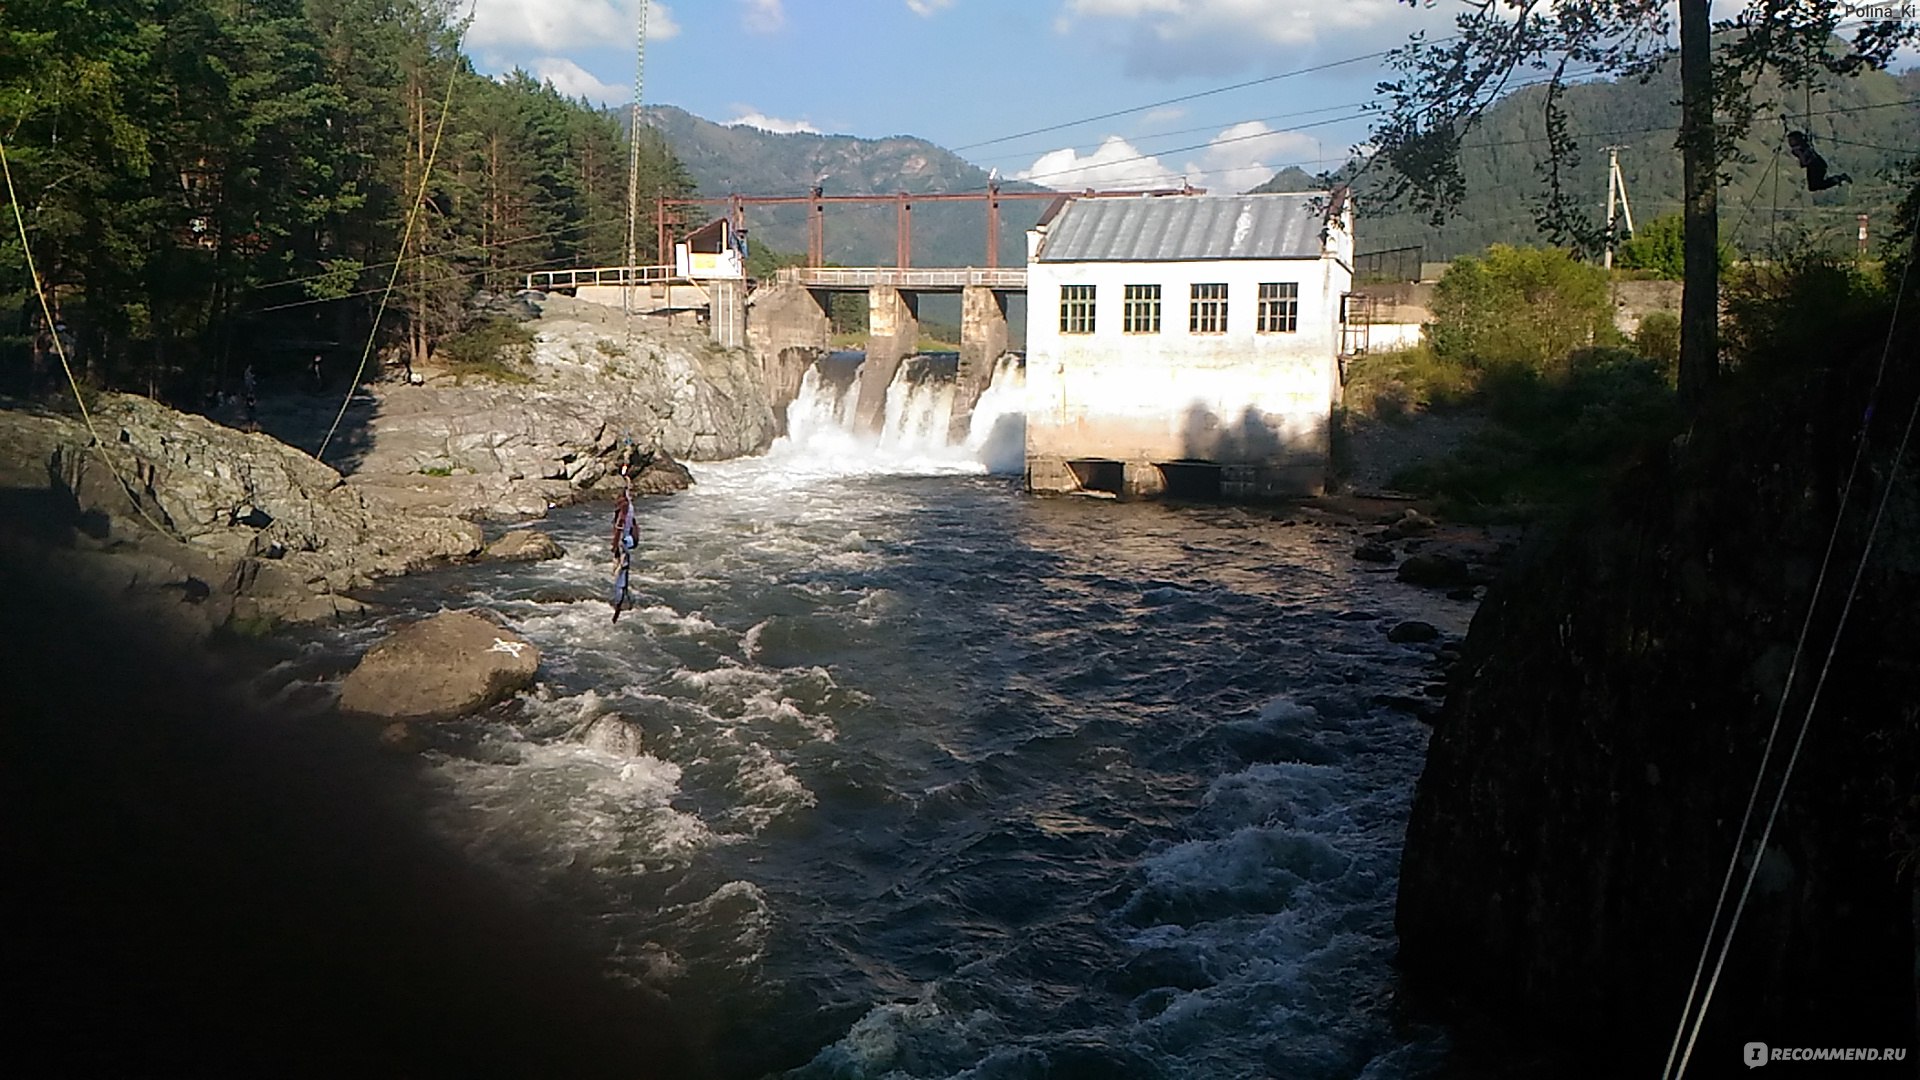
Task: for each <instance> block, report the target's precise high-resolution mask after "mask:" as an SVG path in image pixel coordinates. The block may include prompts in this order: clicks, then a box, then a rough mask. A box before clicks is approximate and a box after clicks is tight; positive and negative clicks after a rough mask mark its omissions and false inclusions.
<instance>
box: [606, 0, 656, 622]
mask: <svg viewBox="0 0 1920 1080" xmlns="http://www.w3.org/2000/svg"><path fill="white" fill-rule="evenodd" d="M636 18H637V19H638V20H639V28H638V30H637V31H636V32H635V34H634V56H633V106H632V108H631V109H630V111H629V112H628V113H627V252H626V254H627V269H626V272H625V273H624V274H622V275H621V276H622V277H623V278H625V279H626V280H625V281H623V282H622V283H621V289H620V313H621V314H622V315H624V316H625V317H626V319H625V321H626V328H627V355H628V356H632V355H633V273H634V268H635V267H638V266H639V265H640V102H641V95H642V93H643V92H644V89H645V87H646V82H647V0H640V11H639V13H638V15H637V16H636ZM658 254H659V253H658V252H656V253H655V255H656V256H657V255H658ZM618 614H619V613H618V612H617V611H616V612H615V616H616V617H617V616H618Z"/></svg>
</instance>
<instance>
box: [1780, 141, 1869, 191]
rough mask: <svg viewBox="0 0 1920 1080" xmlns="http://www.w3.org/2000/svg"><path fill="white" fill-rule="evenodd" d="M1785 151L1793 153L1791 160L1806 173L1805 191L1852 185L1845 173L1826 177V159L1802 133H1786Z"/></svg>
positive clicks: (1851, 180) (1850, 179)
mask: <svg viewBox="0 0 1920 1080" xmlns="http://www.w3.org/2000/svg"><path fill="white" fill-rule="evenodd" d="M1787 149H1788V150H1789V151H1791V152H1792V153H1793V160H1795V161H1797V162H1799V163H1800V167H1801V168H1802V169H1805V170H1806V171H1807V190H1808V191H1825V190H1827V189H1828V188H1830V187H1839V186H1840V185H1841V184H1851V183H1853V177H1851V176H1848V175H1847V174H1846V173H1835V174H1834V175H1832V176H1828V175H1827V159H1826V158H1823V157H1821V156H1820V151H1818V150H1815V149H1814V148H1813V140H1812V139H1810V138H1808V137H1807V133H1806V132H1804V131H1789V132H1787Z"/></svg>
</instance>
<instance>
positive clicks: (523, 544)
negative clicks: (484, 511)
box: [485, 529, 566, 562]
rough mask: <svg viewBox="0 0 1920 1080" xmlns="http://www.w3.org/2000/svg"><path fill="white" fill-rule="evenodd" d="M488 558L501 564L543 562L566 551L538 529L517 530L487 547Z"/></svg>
mask: <svg viewBox="0 0 1920 1080" xmlns="http://www.w3.org/2000/svg"><path fill="white" fill-rule="evenodd" d="M485 554H486V557H487V558H489V559H493V560H496V561H499V562H542V561H544V560H547V559H557V558H559V557H561V556H562V555H565V554H566V550H565V549H564V548H562V547H561V546H560V545H559V544H558V543H556V542H555V541H554V539H553V537H551V536H548V535H547V534H546V533H543V532H541V531H540V530H538V529H515V530H513V531H512V532H510V533H507V534H506V535H504V536H502V537H501V538H500V539H498V540H495V541H494V542H493V543H491V544H488V545H487V550H486V553H485Z"/></svg>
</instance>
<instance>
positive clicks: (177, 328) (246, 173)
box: [0, 0, 690, 393]
mask: <svg viewBox="0 0 1920 1080" xmlns="http://www.w3.org/2000/svg"><path fill="white" fill-rule="evenodd" d="M459 14H460V12H459V11H457V10H455V9H453V8H452V7H450V6H449V5H448V4H447V3H445V2H444V0H254V2H251V3H246V4H236V3H230V2H227V0H103V2H95V3H87V4H75V3H71V2H67V0H8V2H7V3H6V4H5V5H3V6H0V140H4V144H5V148H6V152H7V158H8V161H9V163H10V164H11V167H12V171H13V180H14V184H15V187H16V190H17V191H18V198H19V205H20V208H21V211H22V215H23V218H24V221H25V225H26V231H27V236H28V239H29V241H30V243H31V245H32V253H33V257H34V260H35V262H36V263H37V266H38V269H39V272H40V275H41V278H42V280H43V281H44V282H45V284H46V285H47V286H48V288H49V289H50V291H51V293H52V295H53V296H54V298H55V301H56V303H58V304H59V306H60V308H61V315H62V317H64V318H66V319H67V320H68V321H69V322H70V323H71V324H72V325H73V327H74V330H75V331H76V333H77V335H78V338H79V344H80V346H81V351H82V353H83V355H84V356H85V357H86V358H87V359H88V360H89V361H90V363H91V366H92V367H93V370H94V374H95V376H96V377H98V378H112V379H115V380H117V381H120V382H121V383H123V384H130V383H137V384H139V385H142V386H143V387H144V386H146V385H149V384H153V385H159V386H161V387H171V388H174V389H175V390H177V391H179V392H191V393H199V392H203V391H204V390H205V389H206V388H207V387H208V386H210V385H211V384H213V383H215V382H217V381H220V380H230V379H231V378H232V377H233V373H234V372H235V371H237V370H238V368H239V367H241V366H244V365H245V364H249V363H252V364H265V365H267V366H268V367H269V368H271V367H272V366H273V364H274V363H275V361H276V358H278V359H281V360H284V359H285V357H277V354H275V353H274V352H273V351H272V350H274V349H283V350H291V349H294V348H300V349H301V350H303V351H304V352H308V353H310V352H312V351H315V350H319V351H323V352H326V353H328V354H329V355H337V356H338V357H340V363H342V364H344V365H346V366H351V364H352V363H353V362H357V361H358V359H359V355H360V351H361V343H362V341H363V340H364V335H365V333H366V329H367V327H368V326H369V325H370V323H371V320H372V319H373V317H374V311H375V309H376V308H377V307H378V304H379V300H380V298H381V294H382V293H383V292H384V291H385V287H386V285H387V282H388V280H389V278H390V276H391V275H392V274H393V273H394V267H395V264H396V261H397V262H398V264H399V266H400V273H399V276H398V287H397V288H396V289H395V291H394V293H393V296H392V299H391V303H390V304H389V305H388V307H387V309H386V315H385V318H384V320H383V324H382V335H383V341H384V342H387V343H401V342H404V343H405V345H406V347H407V348H409V349H411V350H413V351H414V354H415V355H417V354H418V351H419V350H421V349H424V348H426V347H427V346H428V344H429V342H430V340H431V339H432V338H434V337H436V336H438V335H441V334H444V333H446V332H448V331H450V330H452V329H454V328H455V327H456V324H457V322H458V321H459V319H460V317H461V312H462V308H463V302H464V300H465V298H466V295H467V294H468V292H469V291H470V288H471V286H472V285H474V284H493V285H501V286H504V285H509V284H512V283H513V282H515V281H517V280H519V277H520V275H521V274H523V273H524V271H526V270H527V269H530V268H540V267H550V266H565V265H572V264H586V265H591V264H596V263H606V262H612V261H618V260H619V258H620V256H621V252H622V249H623V247H624V243H625V233H626V210H625V206H626V172H627V148H626V146H625V140H624V138H623V136H622V132H621V130H620V127H619V125H618V124H617V123H616V122H615V121H613V120H612V119H610V118H609V117H607V116H606V115H605V114H603V113H602V112H600V111H598V110H596V109H593V108H590V107H588V106H587V105H586V104H585V103H583V102H575V101H569V100H567V99H565V98H563V97H562V96H561V95H559V94H558V93H557V92H556V91H554V90H553V89H552V88H551V87H550V86H545V85H542V84H540V83H539V82H537V81H535V80H534V79H532V78H531V77H529V76H527V75H525V74H522V73H518V72H516V73H513V74H511V75H509V76H506V77H504V78H501V79H498V80H495V79H489V78H487V77H485V76H482V75H480V74H477V73H476V72H475V71H474V70H473V68H472V67H471V65H470V63H469V62H468V60H467V59H466V58H465V57H464V56H463V55H461V53H460V51H459V37H458V31H457V28H456V22H457V19H458V17H459ZM443 109H444V115H445V117H446V123H445V127H444V131H443V130H442V128H441V117H442V115H443ZM643 149H644V151H645V153H644V154H643V159H642V171H641V186H642V188H643V190H645V191H646V192H647V194H648V196H649V198H650V197H651V195H652V193H653V192H654V191H657V190H665V191H669V192H674V193H679V192H683V191H685V190H688V189H689V187H690V185H689V182H688V180H687V178H686V176H685V174H684V172H683V171H682V170H681V169H680V167H679V166H678V164H677V163H676V162H675V161H674V160H673V159H672V157H671V155H670V154H668V153H667V152H666V151H665V150H664V149H663V148H662V147H661V146H660V145H659V143H658V141H657V140H648V141H647V142H646V143H645V144H643ZM423 174H430V176H429V181H428V183H427V184H426V185H425V191H424V199H423V200H422V201H421V203H420V206H421V209H420V214H419V219H418V223H417V227H416V228H414V229H413V230H411V232H410V233H409V232H408V230H407V229H406V228H405V225H406V219H407V218H408V216H409V209H410V207H411V206H412V204H413V202H414V198H415V193H416V192H418V191H420V190H421V177H422V176H423ZM12 217H13V215H12V214H11V213H9V214H7V215H6V218H7V220H6V222H5V225H6V229H5V230H4V232H3V233H0V303H3V304H5V305H6V307H5V310H6V311H7V313H8V316H7V318H6V320H5V324H4V325H0V330H4V332H5V333H6V334H7V335H8V340H9V341H10V342H11V344H12V346H13V350H14V352H15V353H17V352H18V350H19V349H20V347H21V342H22V341H23V339H24V335H25V334H26V333H27V332H28V328H29V321H30V311H31V309H32V308H33V307H34V305H31V304H29V303H28V299H29V296H30V290H29V281H28V278H27V274H26V266H25V259H24V257H23V252H22V250H21V243H20V236H19V233H18V232H17V231H16V229H15V223H14V221H13V220H12ZM652 236H653V233H652V230H651V229H643V242H644V244H645V246H646V247H647V248H648V249H649V250H647V251H646V252H645V253H644V254H645V255H647V256H648V257H651V256H652V254H653V253H652V252H651V250H650V249H651V247H652ZM16 313H17V321H16ZM299 359H300V360H304V359H305V356H304V355H303V356H301V357H300V358H299Z"/></svg>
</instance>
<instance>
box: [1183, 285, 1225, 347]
mask: <svg viewBox="0 0 1920 1080" xmlns="http://www.w3.org/2000/svg"><path fill="white" fill-rule="evenodd" d="M1187 329H1188V330H1189V331H1191V332H1193V333H1196V334H1224V333H1226V332H1227V283H1226V282H1224V281H1222V282H1215V283H1212V284H1207V285H1195V286H1194V287H1193V302H1192V303H1191V304H1189V305H1188V306H1187Z"/></svg>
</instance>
